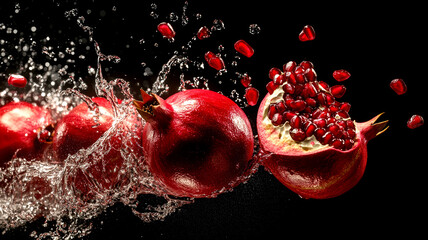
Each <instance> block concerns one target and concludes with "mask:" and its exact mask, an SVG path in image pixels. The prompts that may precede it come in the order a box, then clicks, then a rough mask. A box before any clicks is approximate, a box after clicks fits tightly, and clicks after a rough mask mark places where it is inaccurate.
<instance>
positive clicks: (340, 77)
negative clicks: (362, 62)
mask: <svg viewBox="0 0 428 240" xmlns="http://www.w3.org/2000/svg"><path fill="white" fill-rule="evenodd" d="M349 77H351V74H350V73H349V72H348V71H346V70H344V69H340V70H336V71H334V72H333V78H334V79H336V81H338V82H342V81H345V80H346V79H348V78H349Z"/></svg>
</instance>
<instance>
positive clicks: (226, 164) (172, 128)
mask: <svg viewBox="0 0 428 240" xmlns="http://www.w3.org/2000/svg"><path fill="white" fill-rule="evenodd" d="M141 94H142V97H143V101H137V100H134V104H135V106H136V107H137V110H138V111H139V113H140V114H141V116H142V117H143V118H144V119H145V120H146V121H147V124H146V125H145V127H144V130H143V150H144V156H145V160H146V161H147V164H148V167H149V170H150V171H151V173H152V174H153V176H154V177H155V179H157V180H158V182H159V183H160V185H161V186H162V187H163V188H164V189H165V190H166V192H167V194H171V195H175V196H180V197H195V198H202V197H215V196H216V195H218V194H220V193H222V192H224V191H225V190H228V189H231V188H233V187H235V186H236V185H238V184H239V183H241V182H242V181H244V180H245V176H247V175H248V173H249V171H250V169H251V167H250V166H251V161H250V160H251V159H252V155H253V144H254V139H253V133H252V129H251V125H250V122H249V121H248V118H247V116H246V115H245V113H244V112H243V111H242V109H241V108H239V106H238V105H236V103H235V102H233V101H232V100H231V99H229V98H227V97H225V96H223V95H221V94H219V93H216V92H213V91H209V90H200V89H193V90H187V91H183V92H179V93H176V94H174V95H172V96H170V97H169V98H167V99H166V100H164V99H162V98H160V97H159V96H157V95H155V94H152V95H149V94H147V93H146V92H144V91H143V90H141Z"/></svg>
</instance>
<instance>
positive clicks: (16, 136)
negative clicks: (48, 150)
mask: <svg viewBox="0 0 428 240" xmlns="http://www.w3.org/2000/svg"><path fill="white" fill-rule="evenodd" d="M50 124H51V115H50V113H49V112H48V111H47V110H46V109H44V108H41V107H37V106H34V105H32V104H30V103H27V102H11V103H8V104H6V105H4V106H2V107H1V108H0V167H2V166H4V164H5V163H6V162H8V161H10V160H11V159H12V158H13V156H15V154H16V157H22V158H26V159H27V160H30V159H32V158H37V157H40V156H41V155H42V153H43V151H44V148H45V147H46V144H45V142H41V141H39V138H38V133H39V132H40V131H42V130H43V129H44V128H45V127H46V126H48V125H50Z"/></svg>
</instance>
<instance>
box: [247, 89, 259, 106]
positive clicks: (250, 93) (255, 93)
mask: <svg viewBox="0 0 428 240" xmlns="http://www.w3.org/2000/svg"><path fill="white" fill-rule="evenodd" d="M244 96H245V99H247V103H248V105H250V106H254V105H256V104H257V101H258V100H259V90H257V89H255V88H253V87H248V88H246V89H245V95H244Z"/></svg>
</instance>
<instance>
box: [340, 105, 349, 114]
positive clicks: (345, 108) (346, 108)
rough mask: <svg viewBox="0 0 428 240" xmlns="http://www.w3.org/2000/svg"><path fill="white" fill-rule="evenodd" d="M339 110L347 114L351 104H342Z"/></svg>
mask: <svg viewBox="0 0 428 240" xmlns="http://www.w3.org/2000/svg"><path fill="white" fill-rule="evenodd" d="M340 110H342V111H345V112H349V110H351V104H349V103H343V104H342V105H340Z"/></svg>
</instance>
